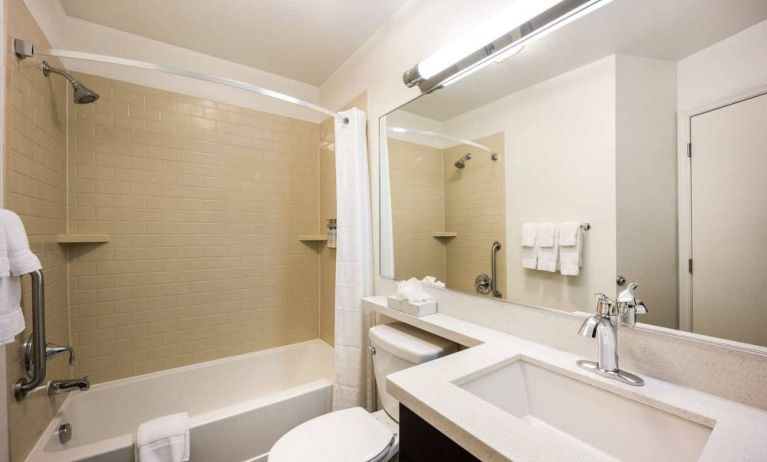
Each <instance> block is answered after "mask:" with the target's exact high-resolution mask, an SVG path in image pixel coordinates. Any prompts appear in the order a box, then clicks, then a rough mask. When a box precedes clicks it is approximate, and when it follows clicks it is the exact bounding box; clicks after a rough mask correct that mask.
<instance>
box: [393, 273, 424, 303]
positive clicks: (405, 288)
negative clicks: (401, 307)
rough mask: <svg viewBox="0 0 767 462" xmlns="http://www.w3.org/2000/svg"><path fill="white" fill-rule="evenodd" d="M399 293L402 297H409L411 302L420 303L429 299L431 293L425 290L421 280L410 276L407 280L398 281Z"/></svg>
mask: <svg viewBox="0 0 767 462" xmlns="http://www.w3.org/2000/svg"><path fill="white" fill-rule="evenodd" d="M397 295H399V296H400V298H405V299H407V301H408V302H410V303H418V302H423V301H426V300H429V294H427V293H426V291H425V290H423V285H421V281H419V280H418V279H416V278H410V279H408V280H407V281H400V282H399V283H397Z"/></svg>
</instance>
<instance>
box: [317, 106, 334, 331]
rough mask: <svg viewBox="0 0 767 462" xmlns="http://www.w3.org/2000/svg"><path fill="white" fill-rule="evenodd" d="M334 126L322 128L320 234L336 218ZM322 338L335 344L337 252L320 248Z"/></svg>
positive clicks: (326, 123)
mask: <svg viewBox="0 0 767 462" xmlns="http://www.w3.org/2000/svg"><path fill="white" fill-rule="evenodd" d="M335 138H336V136H335V126H334V120H333V119H332V118H328V119H325V120H324V121H323V122H322V123H321V124H320V233H321V234H326V233H327V223H328V220H329V219H331V218H337V215H336V152H335ZM320 245H321V247H320V338H321V339H322V340H323V341H324V342H325V343H327V344H328V345H333V343H334V341H335V332H334V329H335V323H334V322H333V321H334V320H335V307H336V296H335V293H336V287H335V286H336V250H335V249H331V248H329V247H328V246H327V245H324V244H320Z"/></svg>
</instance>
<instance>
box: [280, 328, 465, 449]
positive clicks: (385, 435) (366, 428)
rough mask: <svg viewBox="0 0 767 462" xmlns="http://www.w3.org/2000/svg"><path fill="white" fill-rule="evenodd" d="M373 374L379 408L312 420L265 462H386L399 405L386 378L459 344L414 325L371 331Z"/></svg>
mask: <svg viewBox="0 0 767 462" xmlns="http://www.w3.org/2000/svg"><path fill="white" fill-rule="evenodd" d="M369 334H370V343H371V344H372V345H373V348H374V350H373V351H374V355H373V370H374V371H375V377H376V388H377V390H378V398H379V400H380V402H381V405H382V407H383V409H382V410H380V411H378V412H375V413H373V414H370V413H368V412H367V411H365V410H364V409H363V408H361V407H355V408H351V409H344V410H342V411H336V412H331V413H330V414H325V415H323V416H320V417H316V418H314V419H312V420H310V421H308V422H305V423H303V424H301V425H299V426H297V427H296V428H294V429H292V430H290V431H289V432H288V433H286V434H285V435H284V436H283V437H282V438H280V439H279V440H278V441H277V443H275V445H274V447H272V450H271V451H270V452H269V459H268V462H309V461H311V462H384V461H388V460H390V459H391V458H392V457H393V456H394V455H395V454H396V453H397V452H398V450H399V434H398V433H399V424H398V422H399V403H398V402H397V400H395V399H394V398H393V397H392V396H391V395H389V394H388V393H386V389H385V384H386V376H387V375H389V374H392V373H394V372H397V371H400V370H402V369H407V368H408V367H412V366H415V365H417V364H421V363H425V362H427V361H431V360H432V359H436V358H439V357H440V356H445V355H447V354H450V353H453V352H455V351H456V350H457V345H456V344H455V343H453V342H451V341H449V340H445V339H443V338H441V337H437V336H436V335H432V334H430V333H428V332H424V331H422V330H420V329H416V328H415V327H413V326H410V325H407V324H402V323H393V324H381V325H378V326H375V327H373V328H371V329H370V332H369Z"/></svg>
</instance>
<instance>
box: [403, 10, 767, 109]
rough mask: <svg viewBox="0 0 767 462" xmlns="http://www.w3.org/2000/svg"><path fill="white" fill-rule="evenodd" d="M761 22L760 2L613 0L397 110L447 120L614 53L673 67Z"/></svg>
mask: <svg viewBox="0 0 767 462" xmlns="http://www.w3.org/2000/svg"><path fill="white" fill-rule="evenodd" d="M765 19H767V0H614V1H612V2H611V3H608V4H606V5H605V6H604V7H602V8H600V9H597V10H596V11H594V12H592V13H590V14H588V15H586V16H584V17H582V18H579V19H578V20H576V21H574V22H572V23H570V24H568V25H566V26H564V27H562V28H561V29H559V30H557V31H555V32H553V33H551V34H548V35H546V36H543V37H541V38H540V39H539V40H535V41H533V42H531V43H530V44H529V45H527V46H526V47H525V48H524V49H523V50H522V51H521V52H520V53H519V54H517V55H516V56H513V57H511V58H508V59H506V60H505V61H504V62H503V63H502V64H498V65H489V66H487V67H486V68H484V69H482V70H481V71H479V72H477V73H476V74H473V75H471V76H470V77H467V78H465V79H463V80H460V81H458V82H456V83H454V84H452V85H451V86H450V87H448V88H446V89H442V90H438V91H436V92H434V93H432V94H430V95H427V96H424V97H421V98H419V99H417V100H415V101H413V102H411V103H409V104H408V105H407V106H405V107H403V108H402V110H404V111H408V112H412V113H414V114H418V115H421V116H424V117H428V118H431V119H435V120H447V119H451V118H453V117H455V116H457V115H460V114H463V113H464V112H467V111H469V110H472V109H475V108H478V107H481V106H484V105H486V104H488V103H490V102H492V101H495V100H497V99H499V98H502V97H503V96H506V95H510V94H512V93H514V92H517V91H519V90H521V89H523V88H527V87H529V86H531V85H534V84H536V83H538V82H542V81H544V80H547V79H550V78H552V77H554V76H556V75H559V74H561V73H563V72H567V71H569V70H572V69H575V68H578V67H580V66H583V65H585V64H587V63H590V62H593V61H596V60H597V59H600V58H603V57H605V56H609V55H611V54H614V53H624V54H628V55H632V56H638V57H644V58H655V59H663V60H668V61H679V60H680V59H682V58H685V57H687V56H689V55H691V54H693V53H695V52H697V51H700V50H702V49H704V48H707V47H709V46H711V45H713V44H714V43H716V42H719V41H721V40H723V39H725V38H727V37H729V36H731V35H734V34H736V33H738V32H740V31H742V30H743V29H746V28H748V27H749V26H752V25H754V24H756V23H758V22H761V21H763V20H765Z"/></svg>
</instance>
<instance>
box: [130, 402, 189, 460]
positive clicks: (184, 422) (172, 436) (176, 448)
mask: <svg viewBox="0 0 767 462" xmlns="http://www.w3.org/2000/svg"><path fill="white" fill-rule="evenodd" d="M189 443H190V441H189V414H187V413H186V412H181V413H178V414H171V415H166V416H164V417H158V418H157V419H153V420H149V421H147V422H144V423H142V424H141V425H139V427H138V430H136V445H135V451H136V461H137V462H187V461H188V460H189Z"/></svg>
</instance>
